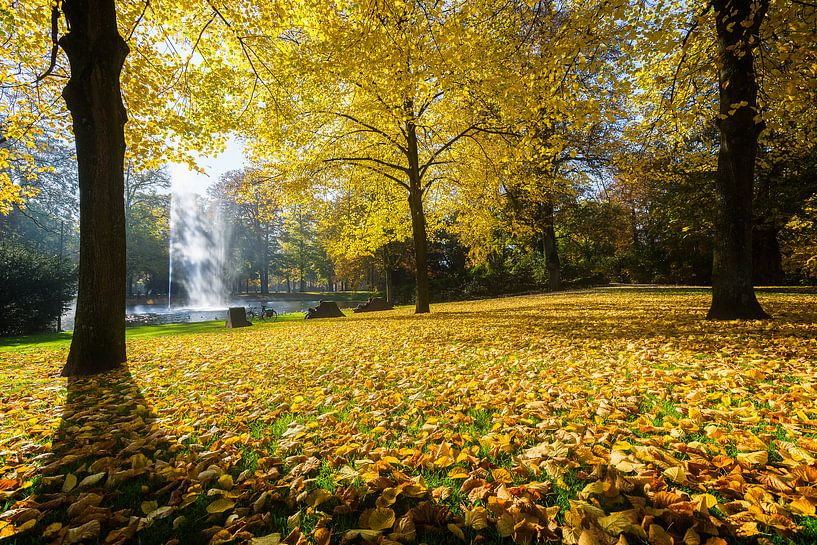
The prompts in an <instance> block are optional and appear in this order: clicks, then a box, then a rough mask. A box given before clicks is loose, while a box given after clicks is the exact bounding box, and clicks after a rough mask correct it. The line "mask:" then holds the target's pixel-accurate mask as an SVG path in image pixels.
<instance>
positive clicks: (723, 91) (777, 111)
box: [633, 0, 815, 319]
mask: <svg viewBox="0 0 817 545" xmlns="http://www.w3.org/2000/svg"><path fill="white" fill-rule="evenodd" d="M640 6H641V9H640V10H636V11H637V15H636V16H637V17H638V18H639V21H638V22H635V23H634V25H635V26H638V27H640V28H641V30H642V32H641V34H640V41H639V42H638V43H641V44H650V46H651V47H650V48H647V47H641V48H640V51H650V52H651V53H650V54H651V57H650V59H649V60H646V58H645V57H639V56H638V55H634V57H633V58H637V59H641V60H640V61H639V62H640V63H641V64H640V65H639V69H638V71H637V76H636V77H637V81H638V85H639V86H640V87H641V90H642V92H641V93H640V94H639V95H637V96H635V101H636V102H642V103H644V102H646V103H647V104H648V105H647V106H646V108H645V109H644V110H642V112H643V113H645V114H646V115H644V116H643V118H642V121H643V122H641V123H639V124H638V126H637V129H636V131H635V132H634V134H635V135H636V138H640V139H642V140H651V139H653V138H662V139H664V140H666V141H670V142H671V141H675V142H683V141H685V140H688V139H690V138H695V134H696V133H697V132H698V131H699V129H700V128H701V127H702V126H715V127H716V128H717V129H718V132H719V146H718V151H717V159H716V190H717V191H716V193H717V206H716V207H715V209H716V219H715V227H714V232H715V245H714V252H713V254H714V256H713V269H712V276H713V279H712V285H713V296H712V305H711V307H710V310H709V313H708V317H709V318H711V319H753V318H766V317H768V316H767V314H766V313H765V312H764V311H763V309H762V308H761V307H760V305H759V303H758V302H757V299H756V297H755V294H754V289H753V282H752V229H753V219H754V218H753V204H754V203H753V198H752V196H753V194H754V189H755V184H756V182H757V179H756V178H757V176H756V173H757V171H756V162H757V161H756V159H757V155H758V147H759V146H763V139H764V134H769V133H771V134H777V135H780V134H785V133H787V132H789V131H794V132H799V129H798V127H800V126H803V125H804V124H811V123H812V120H811V119H809V118H805V119H797V118H796V117H794V116H790V115H789V114H788V112H789V111H791V110H794V109H799V107H798V106H797V105H798V104H800V103H801V101H804V103H807V102H808V97H813V96H814V84H813V82H814V81H815V79H814V59H815V50H814V48H813V47H812V46H810V45H809V44H810V43H812V44H813V39H811V38H813V35H814V30H813V28H814V21H815V12H814V9H813V6H809V5H808V4H807V3H802V2H790V1H784V2H774V3H771V2H768V1H766V0H756V1H748V0H741V1H738V0H713V1H712V2H700V3H698V2H696V3H693V4H689V5H685V6H683V7H679V6H677V5H674V4H671V3H668V2H658V3H644V4H640ZM656 52H657V54H656ZM713 66H714V67H716V68H717V73H716V74H715V73H713V71H712V67H713ZM794 89H797V90H798V92H799V93H800V94H799V95H797V94H796V93H794V92H793V90H794ZM811 126H813V124H812V125H811ZM806 141H807V140H804V141H803V142H806ZM774 153H777V151H775V150H772V154H774ZM713 159H714V158H713Z"/></svg>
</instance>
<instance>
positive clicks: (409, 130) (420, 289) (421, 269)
mask: <svg viewBox="0 0 817 545" xmlns="http://www.w3.org/2000/svg"><path fill="white" fill-rule="evenodd" d="M406 134H407V136H408V142H407V143H408V147H407V154H406V155H407V158H408V163H409V168H408V170H409V195H408V201H409V210H410V211H411V235H412V238H413V239H414V267H415V282H416V285H415V287H416V302H415V306H414V312H415V314H425V313H427V312H431V308H430V299H431V297H430V295H429V285H428V284H429V283H428V239H427V237H426V217H425V211H424V210H423V187H422V182H421V179H420V159H419V154H418V151H417V127H416V126H415V125H414V123H412V122H411V121H409V122H407V123H406Z"/></svg>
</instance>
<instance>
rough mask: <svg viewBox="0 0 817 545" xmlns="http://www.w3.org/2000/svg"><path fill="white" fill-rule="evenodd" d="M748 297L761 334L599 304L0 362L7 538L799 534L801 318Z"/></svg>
mask: <svg viewBox="0 0 817 545" xmlns="http://www.w3.org/2000/svg"><path fill="white" fill-rule="evenodd" d="M761 299H762V302H763V304H764V305H766V306H767V307H768V308H770V309H771V310H772V312H773V313H774V314H775V315H776V316H780V318H778V319H776V320H773V321H768V322H747V323H711V322H706V321H704V320H703V316H704V313H705V311H706V307H707V304H708V294H706V293H704V292H694V291H692V292H689V291H671V290H667V291H638V290H624V289H619V290H615V289H610V290H596V291H592V292H582V293H572V294H560V295H555V296H529V297H516V298H507V299H497V300H488V301H479V302H465V303H454V304H445V305H435V306H434V308H433V311H434V312H433V313H432V314H431V315H428V316H414V315H412V314H411V313H410V309H399V310H397V311H394V312H388V313H382V314H378V315H368V316H357V315H356V316H354V317H349V318H345V319H342V320H327V321H313V322H310V321H307V322H284V323H278V324H270V325H259V326H256V327H253V328H247V329H245V330H225V331H224V332H218V333H212V334H207V335H196V336H175V337H164V338H154V339H150V340H139V341H132V342H131V343H130V345H129V354H130V355H131V360H130V364H129V372H128V371H127V370H125V371H123V372H119V373H115V374H111V375H108V376H106V377H104V378H103V377H98V378H94V379H80V380H75V381H72V382H70V383H67V382H65V381H64V379H60V378H58V377H57V376H56V371H57V370H58V369H59V367H60V363H61V362H62V360H63V358H64V357H65V354H64V352H61V351H52V352H49V351H41V352H32V353H27V354H23V353H8V352H7V353H2V355H0V366H1V367H0V368H1V369H2V371H3V372H2V373H0V377H2V378H0V381H1V382H2V384H0V386H2V392H3V394H2V396H3V397H2V411H3V418H2V420H0V499H2V501H3V502H4V504H5V505H7V506H8V507H7V510H6V511H5V512H4V513H2V514H0V535H3V536H11V535H18V534H19V535H26V536H42V538H43V540H44V542H52V541H55V540H62V542H66V543H67V542H70V540H71V539H79V540H80V541H81V540H82V539H98V540H100V541H102V542H106V543H109V544H113V543H124V542H127V541H128V540H131V539H133V538H134V536H136V535H137V534H140V533H142V532H144V531H145V529H147V528H154V527H155V528H161V530H162V532H164V534H165V538H164V541H167V540H168V539H178V540H179V541H180V542H185V540H197V541H203V542H207V543H212V544H214V545H215V544H218V543H227V542H230V541H232V542H255V543H287V544H288V545H298V544H301V545H303V544H304V543H306V542H307V541H310V540H311V541H313V542H315V543H317V544H319V545H326V544H327V543H339V542H349V541H364V542H376V543H378V544H380V545H394V544H395V543H399V544H403V545H411V544H412V543H421V542H425V541H427V540H429V539H431V537H430V536H435V535H436V536H447V539H453V540H455V541H459V540H465V542H471V541H475V540H481V539H489V538H493V536H496V537H497V538H502V539H506V540H508V541H509V542H511V541H512V542H514V543H518V544H528V543H533V542H537V541H539V542H542V541H548V540H552V541H554V542H557V541H561V542H564V543H568V544H571V545H573V544H577V543H578V544H592V543H598V544H605V545H607V544H613V543H640V542H645V541H646V542H649V543H653V544H666V543H670V544H673V543H674V544H679V543H699V544H706V543H709V544H710V545H713V544H717V543H721V541H718V540H725V541H726V542H731V541H732V540H733V539H734V538H735V536H745V537H770V536H772V535H775V534H779V535H780V536H783V537H784V538H785V537H791V536H796V535H797V534H798V533H800V532H803V525H804V524H806V521H807V520H810V519H809V517H813V516H814V514H815V506H817V409H816V408H815V406H814V403H813V400H814V398H815V396H816V395H817V389H816V388H817V379H815V376H817V369H815V366H816V365H817V344H815V341H814V339H815V338H817V311H815V309H816V308H817V296H815V295H810V294H796V293H795V294H764V293H762V294H761ZM122 490H134V491H136V492H134V493H133V497H131V499H126V495H125V494H122V493H121V491H122ZM55 501H57V503H54V502H55ZM144 535H147V534H144ZM80 536H93V537H85V538H81V537H80ZM253 540H255V541H253ZM164 541H163V542H164Z"/></svg>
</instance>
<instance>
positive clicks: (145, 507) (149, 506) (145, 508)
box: [139, 501, 159, 515]
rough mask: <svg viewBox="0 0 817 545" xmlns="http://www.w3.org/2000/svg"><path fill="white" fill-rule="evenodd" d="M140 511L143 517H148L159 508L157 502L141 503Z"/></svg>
mask: <svg viewBox="0 0 817 545" xmlns="http://www.w3.org/2000/svg"><path fill="white" fill-rule="evenodd" d="M139 507H140V509H142V513H144V514H145V515H149V514H151V513H152V512H154V511H155V510H156V509H158V508H159V502H157V501H143V502H142V504H141V505H140V506H139Z"/></svg>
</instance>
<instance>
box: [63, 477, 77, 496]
mask: <svg viewBox="0 0 817 545" xmlns="http://www.w3.org/2000/svg"><path fill="white" fill-rule="evenodd" d="M76 486H77V476H76V475H74V474H73V473H69V474H68V475H66V476H65V482H63V483H62V491H63V492H70V491H72V490H73V489H74V488H75V487H76Z"/></svg>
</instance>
